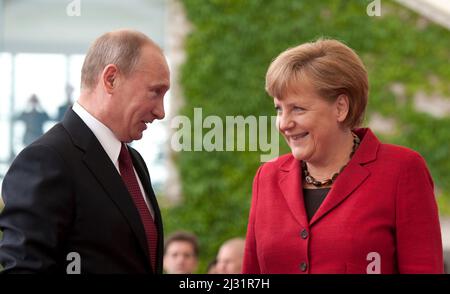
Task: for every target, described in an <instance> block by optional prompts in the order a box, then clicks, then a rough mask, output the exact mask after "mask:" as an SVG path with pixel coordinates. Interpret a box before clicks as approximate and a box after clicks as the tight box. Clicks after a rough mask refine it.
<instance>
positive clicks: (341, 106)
mask: <svg viewBox="0 0 450 294" xmlns="http://www.w3.org/2000/svg"><path fill="white" fill-rule="evenodd" d="M335 105H336V115H337V117H336V118H337V121H338V122H340V123H342V122H344V120H345V119H346V118H347V115H348V112H349V108H350V101H349V99H348V96H347V95H345V94H341V95H339V96H338V98H337V99H336V102H335Z"/></svg>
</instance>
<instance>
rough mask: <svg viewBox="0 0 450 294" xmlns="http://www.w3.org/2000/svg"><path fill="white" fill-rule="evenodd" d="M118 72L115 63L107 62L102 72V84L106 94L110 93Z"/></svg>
mask: <svg viewBox="0 0 450 294" xmlns="http://www.w3.org/2000/svg"><path fill="white" fill-rule="evenodd" d="M118 73H119V70H118V68H117V66H116V65H115V64H108V65H107V66H106V67H105V69H104V70H103V72H102V76H101V80H102V85H103V88H104V89H105V91H106V92H107V93H108V94H112V92H113V90H114V87H115V86H116V84H117V77H118Z"/></svg>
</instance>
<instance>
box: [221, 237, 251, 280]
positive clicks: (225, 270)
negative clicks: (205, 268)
mask: <svg viewBox="0 0 450 294" xmlns="http://www.w3.org/2000/svg"><path fill="white" fill-rule="evenodd" d="M244 247H245V240H244V239H242V238H233V239H230V240H228V241H226V242H224V243H223V244H222V246H220V249H219V253H218V254H217V264H216V266H215V273H216V274H240V273H241V271H242V259H243V257H244Z"/></svg>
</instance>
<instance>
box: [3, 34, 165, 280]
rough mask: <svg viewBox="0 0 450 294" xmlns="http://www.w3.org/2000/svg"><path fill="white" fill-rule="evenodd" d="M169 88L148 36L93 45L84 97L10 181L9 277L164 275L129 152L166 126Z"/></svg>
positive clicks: (146, 180)
mask: <svg viewBox="0 0 450 294" xmlns="http://www.w3.org/2000/svg"><path fill="white" fill-rule="evenodd" d="M168 88H169V68H168V65H167V63H166V60H165V58H164V55H163V54H162V51H161V49H160V48H159V47H158V46H157V45H156V44H155V43H153V41H151V40H150V39H149V38H148V37H147V36H145V35H144V34H142V33H139V32H136V31H131V30H120V31H114V32H110V33H107V34H105V35H103V36H101V37H100V38H98V39H97V40H96V41H95V42H94V44H93V45H92V46H91V48H90V49H89V51H88V53H87V55H86V59H85V61H84V64H83V68H82V73H81V94H80V98H79V99H78V101H77V102H76V103H75V104H74V106H73V108H72V110H70V111H68V112H67V114H66V115H65V117H64V119H63V121H62V122H61V123H60V124H57V125H56V126H55V127H53V128H52V129H51V130H49V131H48V132H47V133H46V134H44V135H43V136H42V137H41V138H39V139H38V140H37V141H35V142H34V143H33V144H31V145H30V146H28V147H27V148H26V149H24V150H23V151H22V152H21V153H20V154H19V155H18V156H17V158H16V159H15V161H14V162H13V164H12V165H11V167H10V169H9V171H8V173H7V175H6V177H5V179H4V182H3V190H2V195H3V200H4V202H5V208H4V210H3V212H2V213H1V215H0V229H1V230H3V239H2V240H1V241H0V263H1V264H2V265H3V267H4V271H5V272H7V273H37V272H46V273H65V272H67V271H69V272H75V273H78V272H81V273H161V272H162V252H163V228H162V220H161V214H160V211H159V208H158V204H157V202H156V198H155V195H154V193H153V190H152V187H151V182H150V176H149V173H148V170H147V167H146V165H145V163H144V161H143V159H142V157H141V156H140V155H139V153H138V152H137V151H136V150H134V149H133V148H131V147H129V146H127V144H126V143H129V142H131V141H133V140H138V139H140V138H141V137H142V132H143V131H144V130H145V129H146V128H147V126H146V125H147V124H148V123H151V122H152V121H153V120H154V119H162V118H163V117H164V106H163V98H164V95H165V93H166V91H167V90H168ZM74 262H75V263H74Z"/></svg>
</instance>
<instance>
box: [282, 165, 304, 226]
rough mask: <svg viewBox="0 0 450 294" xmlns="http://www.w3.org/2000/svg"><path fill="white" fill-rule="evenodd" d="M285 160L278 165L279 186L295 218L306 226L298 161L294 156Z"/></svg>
mask: <svg viewBox="0 0 450 294" xmlns="http://www.w3.org/2000/svg"><path fill="white" fill-rule="evenodd" d="M291 159H292V160H287V161H286V162H285V163H284V164H283V165H282V166H281V167H280V171H279V173H280V176H279V182H278V184H279V187H280V189H281V192H282V194H283V196H284V199H285V200H286V203H287V205H288V207H289V210H290V211H291V213H292V215H293V216H294V218H295V220H296V221H297V222H298V223H299V224H300V225H301V226H302V227H303V228H308V220H307V216H306V211H305V204H304V201H303V189H302V185H303V184H302V177H301V176H300V162H299V161H298V160H296V159H294V158H291Z"/></svg>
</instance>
